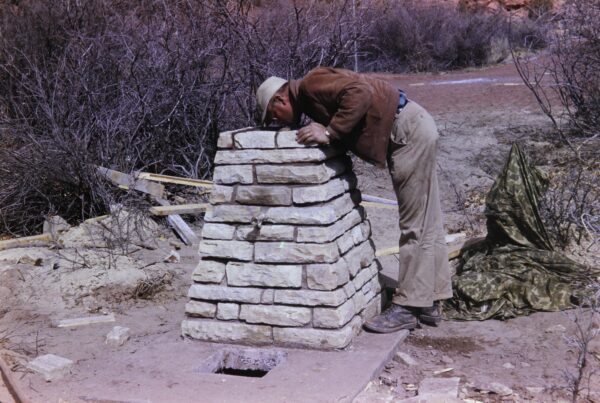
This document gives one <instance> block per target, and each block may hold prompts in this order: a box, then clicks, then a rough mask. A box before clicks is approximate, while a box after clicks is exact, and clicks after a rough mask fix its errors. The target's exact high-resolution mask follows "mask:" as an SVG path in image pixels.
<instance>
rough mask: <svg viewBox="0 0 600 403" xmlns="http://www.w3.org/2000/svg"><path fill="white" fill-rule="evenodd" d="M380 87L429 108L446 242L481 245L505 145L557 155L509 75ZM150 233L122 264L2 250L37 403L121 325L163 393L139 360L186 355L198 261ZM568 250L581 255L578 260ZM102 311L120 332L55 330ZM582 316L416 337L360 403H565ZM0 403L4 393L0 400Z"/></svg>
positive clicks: (386, 192) (386, 215)
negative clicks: (169, 352)
mask: <svg viewBox="0 0 600 403" xmlns="http://www.w3.org/2000/svg"><path fill="white" fill-rule="evenodd" d="M387 78H388V79H391V80H392V81H394V82H395V83H396V84H397V85H398V86H400V87H402V88H404V89H405V90H406V91H407V92H408V94H409V97H410V98H411V99H413V100H415V101H416V102H418V103H420V104H421V105H423V106H424V107H426V108H427V109H428V110H429V111H430V112H431V113H432V115H433V116H434V118H435V119H436V122H437V124H438V126H439V129H440V133H441V138H440V152H439V160H438V163H439V173H440V187H441V192H442V203H443V208H444V211H445V214H446V229H447V231H448V232H451V233H452V232H459V231H463V232H466V233H467V234H468V235H469V236H475V235H482V234H483V231H484V229H485V219H484V216H483V202H484V195H485V193H486V192H487V190H488V189H489V187H490V185H491V184H492V183H493V180H494V178H495V176H496V175H497V174H498V172H499V171H500V169H501V167H502V164H503V162H504V159H505V157H506V155H507V152H508V150H509V148H510V145H511V143H512V142H513V141H521V142H523V143H524V144H525V145H526V148H527V149H528V150H535V149H537V148H539V149H544V148H548V147H550V148H551V147H553V143H552V139H548V138H546V137H545V136H544V135H543V134H541V133H543V132H544V131H546V130H547V129H548V127H549V126H548V122H547V120H546V119H545V117H544V116H542V115H541V114H540V113H539V111H538V109H537V106H536V104H535V101H534V99H533V97H532V96H531V95H530V94H529V92H528V91H527V90H526V88H525V87H524V86H523V85H521V84H520V79H519V77H518V75H517V73H516V71H515V70H514V68H513V66H512V65H510V64H505V65H501V66H496V67H492V68H486V69H481V70H470V71H464V72H457V73H449V74H439V75H433V74H431V75H429V74H427V75H423V74H421V75H412V76H394V77H389V76H388V77H387ZM355 171H356V173H357V175H358V178H359V187H360V188H361V190H362V191H363V193H366V194H371V195H376V196H380V197H387V198H391V199H393V197H394V196H393V190H392V187H391V183H390V180H389V177H388V174H387V172H386V171H385V170H378V169H375V168H373V167H371V166H368V165H366V164H364V163H361V162H360V161H356V163H355ZM367 212H368V216H369V219H370V220H371V222H372V228H373V238H374V241H375V243H376V245H377V248H385V247H390V246H394V245H395V243H396V240H397V239H398V235H399V232H398V228H397V212H396V211H394V210H390V209H375V208H369V209H368V210H367ZM146 227H148V228H143V231H142V236H139V234H138V238H139V239H137V242H136V245H134V246H133V247H132V249H131V250H129V251H127V252H128V253H127V254H125V256H117V255H115V254H113V253H110V246H113V247H114V246H115V245H118V242H116V240H115V239H113V240H112V241H110V242H108V243H107V242H105V237H106V233H102V234H97V233H94V228H97V227H96V226H88V227H85V226H84V228H85V229H86V230H85V231H84V233H81V229H76V230H72V232H74V231H80V233H78V234H77V233H74V234H72V235H73V236H72V237H71V238H69V236H67V235H65V237H66V238H65V239H67V242H66V245H64V246H63V248H62V249H58V250H49V249H48V248H27V249H24V248H19V249H13V250H9V251H5V252H0V301H1V302H0V352H1V353H2V356H3V357H4V358H5V360H6V361H7V362H8V363H9V364H10V365H11V367H12V368H13V370H14V371H15V372H14V374H15V376H16V378H17V379H18V380H19V383H20V385H21V386H22V387H23V388H24V389H26V390H28V393H31V396H30V397H31V399H32V400H33V401H36V402H37V401H39V402H46V401H52V402H56V401H60V400H59V399H60V398H61V396H62V395H61V393H62V392H63V390H62V389H61V383H60V381H59V382H52V383H46V382H44V381H43V380H42V379H41V378H39V376H38V375H36V374H33V373H31V372H29V371H28V370H27V369H26V368H25V364H26V362H27V361H29V360H31V359H32V358H34V357H35V356H37V355H42V354H47V353H54V354H58V355H62V356H66V357H69V358H70V359H72V360H74V361H75V362H76V363H77V366H80V367H81V368H84V367H85V371H83V369H82V371H83V372H81V373H78V372H77V370H75V371H74V373H73V375H72V376H73V377H75V378H74V379H75V380H76V379H77V377H78V376H83V375H82V374H83V373H85V374H87V375H85V376H86V377H89V376H95V375H89V374H94V370H93V368H94V365H95V364H94V362H95V361H96V360H105V359H108V357H109V356H108V355H107V353H106V351H107V350H106V349H107V347H106V346H105V345H104V341H103V340H104V335H105V334H106V333H107V332H108V331H109V330H110V329H111V328H112V326H113V325H115V324H119V325H126V326H128V327H130V329H131V332H132V337H131V340H130V342H128V344H126V345H125V346H124V350H123V351H124V352H125V353H127V354H138V355H139V356H136V357H137V359H138V360H139V361H140V362H141V363H144V368H145V370H144V373H143V374H142V375H141V376H150V377H158V378H157V382H156V386H155V387H156V388H165V387H167V388H168V385H163V384H162V383H161V381H160V374H159V372H158V371H155V370H153V367H152V366H153V364H154V363H153V361H152V356H150V355H144V354H145V353H144V354H139V353H137V351H138V350H139V351H148V346H152V347H153V348H156V349H161V348H174V346H179V347H182V346H183V344H182V343H183V342H182V341H181V340H180V339H179V323H180V321H181V319H182V318H183V311H184V304H185V302H186V298H185V294H186V292H187V288H188V286H189V278H190V274H191V272H192V270H193V268H194V266H195V263H196V259H197V257H196V253H195V251H194V249H193V248H189V247H182V248H181V249H178V250H177V252H178V253H179V254H180V255H181V260H180V261H179V262H177V263H165V262H163V261H162V260H163V258H164V257H165V256H166V255H167V254H169V252H170V251H171V250H175V249H177V248H180V247H181V245H180V244H179V243H177V242H176V239H175V237H174V236H173V235H172V234H170V233H168V232H166V231H165V230H164V229H162V228H160V227H158V226H154V225H152V224H148V225H147V226H146ZM103 228H106V226H105V227H103ZM108 228H110V225H108ZM117 232H118V231H117ZM90 233H93V234H95V235H94V236H90ZM114 233H115V232H114V231H113V232H112V234H113V235H114ZM117 235H118V234H117ZM82 239H84V240H85V241H81V240H82ZM99 240H101V241H99ZM102 240H104V241H102ZM90 242H91V243H93V245H91V246H92V247H91V248H90ZM98 242H99V244H98ZM111 242H112V243H111ZM121 246H122V245H121ZM569 252H570V253H571V254H572V255H574V256H575V257H578V255H577V250H572V251H569ZM590 253H594V252H593V251H592V252H588V253H587V254H585V256H579V257H581V258H582V259H589V258H590ZM24 256H25V257H26V258H24ZM38 258H41V261H40V260H38ZM382 264H383V265H384V266H386V267H395V265H397V261H396V260H395V259H394V257H393V256H389V257H386V258H383V259H382ZM107 269H108V270H107ZM108 312H113V313H115V314H116V317H117V323H113V324H103V325H90V326H87V327H81V328H77V329H73V330H65V329H57V328H55V327H52V324H53V322H55V321H56V320H58V319H64V318H74V317H78V316H87V315H92V314H102V313H108ZM577 315H578V312H577V311H569V312H557V313H539V314H535V315H531V316H529V317H524V318H519V319H514V320H510V321H506V322H500V321H485V322H466V323H465V322H443V323H442V324H441V325H440V326H439V327H437V328H431V327H423V328H420V329H417V330H415V331H414V332H412V334H411V336H409V338H408V339H407V341H406V343H405V345H404V346H403V347H402V348H401V352H403V353H406V354H407V355H408V356H409V357H412V358H413V359H414V360H415V362H416V363H413V364H412V365H408V364H406V363H405V362H404V361H403V360H402V359H401V358H400V357H397V358H396V359H395V360H394V361H391V362H390V363H388V365H387V366H386V370H385V371H384V373H383V374H382V376H381V377H380V378H379V379H374V380H373V381H372V382H371V384H370V385H369V387H368V388H367V389H366V390H365V391H363V392H362V393H361V395H360V396H359V397H358V398H357V401H358V402H372V401H386V402H387V401H400V400H402V399H405V398H410V397H411V396H414V395H415V394H416V391H417V390H418V385H419V383H420V382H421V381H422V380H423V379H424V378H427V377H432V376H441V377H459V378H460V380H461V381H460V397H461V399H467V400H466V401H476V400H477V401H523V400H533V401H559V400H569V399H570V392H569V390H568V389H569V387H570V384H569V378H568V373H569V372H574V371H575V366H576V363H577V359H578V352H579V349H578V348H577V347H576V346H574V344H573V343H572V340H573V338H574V337H575V335H576V332H577V324H576V321H575V318H576V317H577ZM579 323H582V322H581V320H580V321H579ZM557 325H560V326H558V327H557ZM74 346H75V347H74ZM3 349H4V350H3ZM587 358H588V366H589V367H593V368H599V367H600V360H599V359H600V346H598V355H593V354H588V357H587ZM96 362H98V361H96ZM439 371H442V372H441V373H439V374H437V375H436V373H437V372H439ZM136 376H140V375H139V374H137V375H136ZM190 376H193V375H192V374H191V375H190ZM116 379H117V378H115V377H107V376H105V375H100V374H98V378H97V382H98V385H99V386H98V391H100V390H101V389H102V388H110V387H111V385H115V384H114V382H125V383H127V382H135V376H133V375H132V376H131V378H128V375H127V374H121V375H119V377H118V379H119V380H116ZM82 381H83V380H82ZM88 381H89V379H88ZM493 382H497V383H500V384H502V385H504V386H506V387H507V388H509V389H510V390H511V391H510V393H508V392H506V393H505V395H504V396H501V395H500V394H498V393H497V392H498V391H497V390H496V392H493V391H490V389H494V388H493V387H491V384H492V383H493ZM586 382H587V381H586ZM597 382H598V378H597V377H596V378H592V379H591V381H590V382H589V383H586V384H585V385H584V386H585V387H586V388H587V389H586V390H585V392H586V394H587V392H590V394H589V396H588V399H589V401H600V395H599V393H600V384H599V383H597ZM69 384H70V385H73V384H76V382H75V383H73V382H70V383H69ZM121 386H122V385H121ZM528 388H529V389H528ZM65 392H66V391H65ZM299 393H301V391H299ZM68 395H70V396H73V395H75V396H80V400H79V401H90V399H91V398H92V397H94V396H98V393H94V391H93V390H89V389H88V390H81V391H77V390H69V391H68ZM5 396H6V394H3V389H2V386H1V385H0V402H4V401H5V399H6V397H5ZM468 399H471V400H468ZM299 400H301V399H299ZM69 401H77V400H69ZM173 401H177V400H176V399H175V400H173Z"/></svg>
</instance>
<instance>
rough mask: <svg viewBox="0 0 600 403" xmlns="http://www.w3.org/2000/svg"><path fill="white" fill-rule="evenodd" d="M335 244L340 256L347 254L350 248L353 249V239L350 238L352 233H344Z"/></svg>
mask: <svg viewBox="0 0 600 403" xmlns="http://www.w3.org/2000/svg"><path fill="white" fill-rule="evenodd" d="M355 228H356V227H355ZM336 243H337V246H338V250H339V251H340V254H344V253H346V252H348V251H349V250H350V249H351V248H352V247H354V238H353V236H352V232H346V233H345V234H344V235H342V236H341V237H339V238H338V239H337V241H336Z"/></svg>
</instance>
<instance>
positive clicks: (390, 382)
mask: <svg viewBox="0 0 600 403" xmlns="http://www.w3.org/2000/svg"><path fill="white" fill-rule="evenodd" d="M379 379H380V380H381V383H382V384H384V385H386V386H398V378H396V377H395V376H393V375H391V374H386V373H383V374H381V376H380V377H379Z"/></svg>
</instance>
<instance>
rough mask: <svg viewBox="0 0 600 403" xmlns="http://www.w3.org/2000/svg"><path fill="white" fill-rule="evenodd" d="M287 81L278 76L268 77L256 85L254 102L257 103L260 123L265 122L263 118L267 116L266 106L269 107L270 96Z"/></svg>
mask: <svg viewBox="0 0 600 403" xmlns="http://www.w3.org/2000/svg"><path fill="white" fill-rule="evenodd" d="M286 83H287V80H284V79H283V78H279V77H269V78H267V79H266V80H265V81H263V83H262V84H261V85H260V87H258V89H257V90H256V102H257V104H258V110H259V112H260V116H261V119H260V123H264V122H265V118H266V117H267V108H268V107H269V102H271V98H273V95H275V93H276V92H277V91H279V89H280V88H281V87H283V85H284V84H286Z"/></svg>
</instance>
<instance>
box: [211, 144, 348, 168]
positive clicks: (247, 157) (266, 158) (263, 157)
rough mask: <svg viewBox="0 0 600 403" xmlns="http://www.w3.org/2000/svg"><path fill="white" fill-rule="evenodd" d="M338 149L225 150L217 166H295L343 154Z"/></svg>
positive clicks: (217, 155) (219, 154) (216, 159)
mask: <svg viewBox="0 0 600 403" xmlns="http://www.w3.org/2000/svg"><path fill="white" fill-rule="evenodd" d="M342 153H343V151H341V150H339V149H337V148H306V149H295V150H223V151H219V152H217V154H216V155H215V164H216V165H224V164H227V165H236V164H293V163H298V162H321V161H325V160H328V159H330V158H332V157H335V156H338V155H340V154H342Z"/></svg>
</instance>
